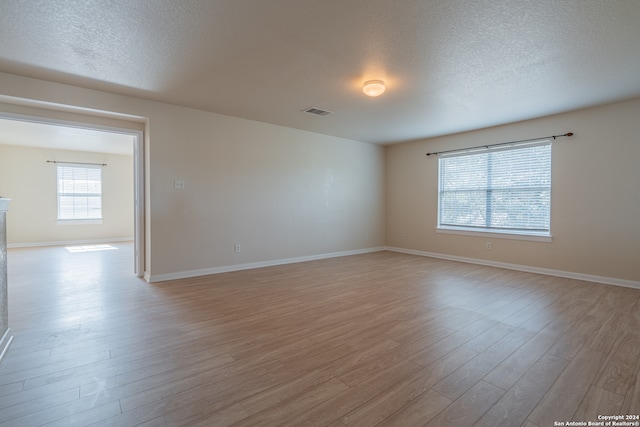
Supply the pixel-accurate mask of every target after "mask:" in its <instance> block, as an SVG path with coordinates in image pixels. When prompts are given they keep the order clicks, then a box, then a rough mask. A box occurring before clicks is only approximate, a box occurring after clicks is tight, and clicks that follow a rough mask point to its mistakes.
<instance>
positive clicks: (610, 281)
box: [384, 246, 640, 289]
mask: <svg viewBox="0 0 640 427" xmlns="http://www.w3.org/2000/svg"><path fill="white" fill-rule="evenodd" d="M384 249H385V250H387V251H391V252H401V253H404V254H411V255H419V256H424V257H430V258H439V259H446V260H449V261H459V262H465V263H469V264H479V265H486V266H489V267H498V268H505V269H508V270H517V271H525V272H528V273H538V274H546V275H547V276H556V277H564V278H567V279H576V280H584V281H587V282H596V283H604V284H606V285H615V286H624V287H626V288H636V289H640V282H636V281H634V280H626V279H618V278H615V277H603V276H594V275H591V274H583V273H575V272H572V271H563V270H554V269H551V268H541V267H532V266H528V265H522V264H510V263H506V262H497V261H488V260H484V259H478V258H467V257H460V256H455V255H447V254H440V253H435V252H423V251H416V250H412V249H403V248H396V247H393V246H385V248H384Z"/></svg>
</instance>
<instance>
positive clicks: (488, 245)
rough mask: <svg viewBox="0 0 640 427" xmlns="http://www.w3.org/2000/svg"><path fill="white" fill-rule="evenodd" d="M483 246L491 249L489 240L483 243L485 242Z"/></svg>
mask: <svg viewBox="0 0 640 427" xmlns="http://www.w3.org/2000/svg"><path fill="white" fill-rule="evenodd" d="M484 248H485V249H486V250H488V251H490V250H491V242H487V243H485V244H484Z"/></svg>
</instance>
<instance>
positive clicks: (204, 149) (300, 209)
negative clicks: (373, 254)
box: [0, 73, 385, 279]
mask: <svg viewBox="0 0 640 427" xmlns="http://www.w3.org/2000/svg"><path fill="white" fill-rule="evenodd" d="M0 95H4V102H9V101H11V99H12V97H13V98H23V99H32V100H39V101H45V102H48V103H54V104H64V105H71V106H79V107H83V108H86V109H90V110H100V111H107V112H117V113H123V114H128V115H132V116H137V117H143V118H146V119H147V128H146V132H145V150H146V170H145V175H146V187H147V188H146V213H145V216H146V218H145V222H146V223H145V232H146V238H145V240H146V245H145V251H146V259H145V264H146V267H145V270H146V273H147V275H150V276H151V278H152V279H153V277H166V276H168V275H175V274H180V273H186V274H189V273H190V272H195V273H197V272H198V271H203V270H207V269H212V268H216V267H223V266H232V265H240V264H247V263H255V262H263V261H270V260H278V259H286V258H294V257H304V256H315V255H322V254H327V253H335V252H343V251H354V250H365V249H366V248H371V247H379V246H383V245H384V201H385V194H384V179H385V174H384V148H382V147H379V146H375V145H371V144H366V143H362V142H358V141H352V140H346V139H341V138H334V137H329V136H324V135H319V134H315V133H310V132H304V131H299V130H295V129H289V128H284V127H280V126H273V125H269V124H265V123H259V122H253V121H249V120H244V119H238V118H233V117H228V116H223V115H218V114H213V113H207V112H203V111H197V110H193V109H188V108H183V107H177V106H173V105H168V104H163V103H160V102H153V101H146V100H141V99H137V98H131V97H126V96H121V95H115V94H110V93H105V92H99V91H92V90H87V89H82V88H78V87H73V86H68V85H60V84H55V83H50V82H45V81H40V80H34V79H29V78H24V77H20V76H15V75H10V74H3V73H0ZM174 179H183V180H185V181H186V188H185V189H184V190H175V189H173V181H174ZM235 243H240V244H241V245H242V251H241V252H240V253H239V254H234V253H233V247H234V244H235Z"/></svg>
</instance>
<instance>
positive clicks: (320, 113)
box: [302, 107, 331, 116]
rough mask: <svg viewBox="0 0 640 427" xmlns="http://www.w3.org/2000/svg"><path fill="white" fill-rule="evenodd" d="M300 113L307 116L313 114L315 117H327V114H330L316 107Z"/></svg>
mask: <svg viewBox="0 0 640 427" xmlns="http://www.w3.org/2000/svg"><path fill="white" fill-rule="evenodd" d="M302 111H303V112H305V113H309V114H315V115H316V116H328V115H329V114H331V111H327V110H321V109H320V108H316V107H309V108H305V109H304V110H302Z"/></svg>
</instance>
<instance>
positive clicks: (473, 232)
mask: <svg viewBox="0 0 640 427" xmlns="http://www.w3.org/2000/svg"><path fill="white" fill-rule="evenodd" d="M544 145H548V146H549V149H550V150H552V147H553V144H552V141H551V140H550V139H544V140H536V141H535V142H525V143H518V142H516V143H513V144H509V145H506V146H505V145H501V146H500V147H496V148H492V147H491V146H486V147H482V148H474V149H469V150H463V151H456V152H452V153H450V154H442V155H441V156H440V157H442V158H449V157H462V156H470V155H474V154H482V153H486V152H498V151H506V150H514V149H518V148H528V147H536V146H544ZM549 161H550V162H552V161H553V156H551V157H550V160H549ZM440 165H441V163H440V159H438V170H437V172H438V191H437V193H438V195H437V198H438V200H437V206H436V208H437V224H436V233H442V234H456V235H463V236H475V237H485V238H498V239H511V240H527V241H536V242H551V241H552V240H553V234H552V232H551V222H552V221H551V205H549V215H550V217H549V230H548V232H547V231H535V230H524V229H521V230H515V229H511V230H509V229H505V230H502V229H497V228H488V227H487V228H483V227H478V228H477V229H474V228H473V227H464V226H459V227H458V226H454V225H442V224H441V220H440V215H441V211H442V207H441V205H440V203H441V200H440V197H441V194H442V182H441V169H440ZM550 166H551V165H550ZM550 173H551V171H550ZM550 179H551V175H550ZM549 191H550V195H549V201H551V198H552V182H550V183H549Z"/></svg>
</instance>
